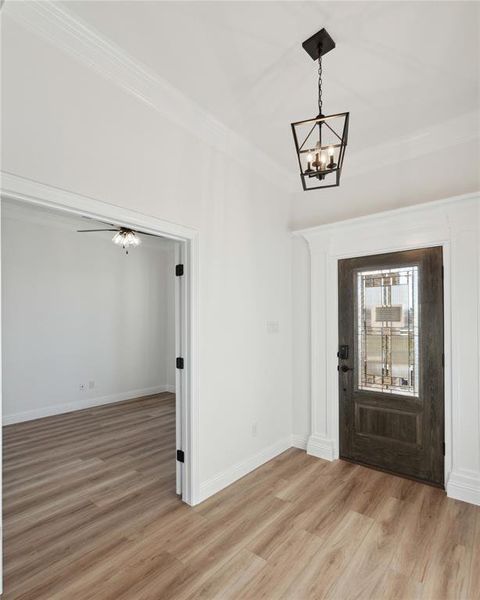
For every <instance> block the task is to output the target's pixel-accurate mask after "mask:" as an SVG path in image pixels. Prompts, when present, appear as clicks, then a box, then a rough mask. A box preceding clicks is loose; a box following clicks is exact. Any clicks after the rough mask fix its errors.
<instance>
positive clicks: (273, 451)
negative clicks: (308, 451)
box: [198, 436, 292, 503]
mask: <svg viewBox="0 0 480 600" xmlns="http://www.w3.org/2000/svg"><path fill="white" fill-rule="evenodd" d="M291 447H292V441H291V436H289V437H287V438H284V439H282V440H279V441H278V442H276V443H275V444H272V445H271V446H267V448H264V449H263V450H260V452H257V453H256V454H254V455H253V456H251V457H250V458H247V459H246V460H242V461H240V462H239V463H237V464H236V465H233V466H232V467H229V468H228V469H225V471H222V472H221V473H219V474H218V475H215V476H214V477H211V478H210V479H207V481H204V482H203V483H201V484H200V494H199V498H198V503H200V502H203V501H204V500H206V499H207V498H210V496H213V495H214V494H216V493H217V492H219V491H220V490H223V489H224V488H226V487H228V486H229V485H231V484H232V483H234V482H235V481H237V480H238V479H241V478H242V477H244V476H245V475H248V474H249V473H251V472H252V471H254V470H255V469H258V467H261V466H262V465H263V464H265V463H266V462H268V461H269V460H272V458H275V457H276V456H278V455H279V454H282V452H285V450H288V449H289V448H291Z"/></svg>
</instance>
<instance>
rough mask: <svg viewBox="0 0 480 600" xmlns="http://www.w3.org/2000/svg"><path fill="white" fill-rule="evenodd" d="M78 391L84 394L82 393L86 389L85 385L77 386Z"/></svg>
mask: <svg viewBox="0 0 480 600" xmlns="http://www.w3.org/2000/svg"><path fill="white" fill-rule="evenodd" d="M78 389H79V390H80V391H81V392H84V391H85V389H86V387H85V384H84V383H81V384H80V385H79V386H78Z"/></svg>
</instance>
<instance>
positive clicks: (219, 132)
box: [3, 0, 293, 189]
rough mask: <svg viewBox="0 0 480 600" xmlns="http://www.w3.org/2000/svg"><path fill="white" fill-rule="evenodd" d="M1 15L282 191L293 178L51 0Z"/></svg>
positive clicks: (19, 5)
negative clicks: (9, 18)
mask: <svg viewBox="0 0 480 600" xmlns="http://www.w3.org/2000/svg"><path fill="white" fill-rule="evenodd" d="M3 9H4V12H5V15H6V16H9V17H11V18H12V19H14V20H15V21H16V22H17V23H19V24H20V25H22V26H23V27H25V28H26V29H28V30H29V31H32V32H34V33H35V34H37V35H40V36H41V37H43V38H44V39H46V40H48V42H49V43H51V44H53V45H54V46H55V47H56V48H58V49H60V50H61V51H63V52H65V53H66V54H68V55H70V56H71V57H73V58H74V59H75V60H78V61H80V62H82V63H83V64H84V65H85V66H87V67H88V68H90V69H92V70H94V71H96V72H97V73H98V74H100V75H101V76H103V77H105V78H106V79H108V80H109V81H111V82H113V83H115V84H116V85H118V86H119V87H120V88H122V90H123V91H124V92H126V93H128V94H131V95H132V96H134V97H135V98H136V99H137V100H139V101H140V102H143V103H144V104H146V105H147V106H148V107H149V108H151V109H154V110H156V111H157V112H158V113H160V114H161V115H162V117H164V118H166V119H168V120H169V121H171V122H172V123H175V124H176V125H177V126H179V127H181V128H182V129H186V130H188V132H189V133H190V134H192V135H194V136H196V137H197V138H199V139H201V140H203V141H204V142H205V143H207V144H208V145H209V146H212V147H214V148H216V149H217V150H219V151H220V152H222V153H223V154H225V153H226V154H227V155H228V156H229V157H230V158H231V159H232V160H234V161H238V162H239V163H241V164H242V165H243V166H244V167H246V168H249V169H252V170H254V171H255V172H256V173H257V174H258V175H260V176H262V177H263V178H266V179H267V180H268V181H269V182H270V183H272V184H274V185H275V186H277V187H279V188H282V189H285V187H286V186H290V185H291V184H292V182H293V177H292V176H291V175H290V174H289V173H288V172H287V171H286V170H285V169H284V168H282V167H281V166H280V165H279V164H277V163H276V162H274V161H273V160H272V158H271V157H270V156H268V155H267V154H266V153H264V152H263V151H261V150H260V149H259V148H257V147H256V146H254V145H253V144H252V143H251V142H250V141H248V140H247V139H246V138H245V137H243V136H242V135H240V134H239V133H238V132H237V131H234V130H233V129H231V128H230V127H227V126H226V125H225V124H224V123H222V122H221V121H219V120H218V119H217V118H216V117H214V116H213V115H212V114H211V113H210V112H208V111H207V110H205V109H203V108H202V107H201V106H200V105H198V104H197V103H196V102H194V101H193V100H192V99H191V98H189V97H188V96H186V95H185V94H184V93H183V92H181V91H180V90H178V89H177V88H175V87H174V86H173V85H172V84H171V83H170V82H169V81H167V80H166V79H164V78H162V77H161V76H160V75H158V73H156V72H155V71H153V70H152V69H150V68H149V67H148V66H147V65H145V64H143V63H141V62H140V61H138V60H136V59H135V58H134V57H133V56H131V55H129V54H128V53H127V52H126V51H125V50H124V49H123V48H121V47H120V46H118V45H117V44H115V43H114V42H113V41H111V40H109V39H107V38H106V37H105V36H103V35H102V34H101V33H100V32H99V31H96V30H95V29H94V28H93V27H92V26H91V25H90V24H88V23H87V22H85V21H84V20H82V19H81V18H80V17H79V16H77V15H76V14H75V12H74V11H72V10H71V9H70V8H68V9H67V8H66V7H65V5H63V6H61V5H60V4H59V3H57V2H52V1H50V0H34V1H32V2H7V3H6V4H5V6H4V7H3Z"/></svg>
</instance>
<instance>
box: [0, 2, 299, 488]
mask: <svg viewBox="0 0 480 600" xmlns="http://www.w3.org/2000/svg"><path fill="white" fill-rule="evenodd" d="M7 9H8V6H7ZM3 12H6V11H3ZM2 44H3V52H2V58H3V65H2V68H3V73H2V77H3V82H2V83H3V85H2V92H3V104H2V110H3V157H2V169H3V170H5V171H8V172H11V173H14V174H16V175H20V176H22V177H28V178H31V179H34V180H37V181H40V182H43V183H46V184H49V185H52V186H57V187H59V188H63V189H67V190H72V191H74V192H77V193H81V194H84V195H87V196H91V197H94V198H97V199H100V200H104V201H107V202H110V203H112V204H116V205H119V206H122V207H126V208H130V209H135V210H137V211H139V212H141V213H144V214H148V215H152V216H156V217H159V218H161V219H164V220H169V221H172V222H176V223H181V224H183V225H186V226H190V227H194V228H196V229H197V230H198V231H199V260H200V273H199V286H200V290H199V357H200V364H199V386H200V389H199V421H200V431H199V449H198V453H199V456H198V458H199V468H200V481H201V482H202V484H204V490H205V494H206V493H208V490H210V491H211V490H213V489H215V486H217V487H218V485H220V486H221V485H222V482H223V484H224V483H225V482H226V481H227V479H228V475H225V473H227V474H228V472H229V471H230V472H234V473H239V472H241V469H240V471H239V470H238V465H247V466H248V465H250V466H251V465H253V464H254V463H255V461H256V460H257V459H256V458H255V457H266V456H268V455H269V454H270V453H271V452H278V451H280V449H284V448H286V447H288V446H289V445H290V434H291V275H290V273H291V269H290V265H291V239H290V235H289V232H288V221H289V208H290V203H289V196H288V194H286V193H284V192H283V191H282V190H281V189H279V188H277V187H275V186H273V185H272V183H271V180H272V179H274V177H273V176H272V173H269V172H268V169H264V170H265V172H266V175H267V177H264V176H263V175H261V174H258V173H259V171H262V169H259V168H258V165H257V164H256V161H257V154H256V153H255V152H254V151H253V149H252V151H251V152H250V151H248V147H247V146H243V145H242V143H241V142H240V141H239V140H238V139H236V138H235V136H233V135H232V136H231V137H230V136H229V134H228V132H225V131H224V130H223V129H222V128H221V126H220V125H219V124H217V123H215V122H214V121H213V120H205V121H203V122H202V123H200V124H201V125H202V126H204V130H205V131H204V133H205V135H204V136H203V138H202V139H201V137H200V136H199V135H197V133H198V132H194V131H192V128H193V126H194V125H195V124H196V123H197V122H198V120H194V119H192V114H193V115H195V114H196V109H195V107H193V106H190V105H189V104H188V102H187V101H186V100H185V102H184V103H183V104H179V107H178V113H177V115H176V117H175V118H173V117H172V111H173V108H172V107H170V108H169V110H168V111H167V110H166V111H163V110H162V105H161V103H162V102H163V97H164V96H165V98H167V96H168V94H166V95H160V96H158V98H157V101H158V102H157V104H156V108H154V107H153V106H151V105H149V104H148V103H147V102H142V101H139V98H138V97H137V96H136V95H133V94H130V93H128V92H126V91H125V90H124V89H123V88H121V87H119V86H117V85H116V84H115V83H112V82H111V81H110V80H107V79H106V78H104V77H102V76H100V75H98V74H97V73H96V72H95V71H94V70H92V69H90V68H88V67H86V66H84V65H83V63H81V62H77V61H76V60H74V59H73V58H72V57H70V56H69V55H68V54H65V53H63V52H62V51H59V50H58V49H57V48H55V47H54V45H52V44H50V43H49V42H46V41H45V40H44V39H43V38H41V37H39V36H37V35H36V34H33V33H31V32H30V31H28V30H27V29H24V28H23V27H22V26H19V25H18V24H16V23H15V22H13V21H12V20H9V19H8V15H7V14H4V15H3V35H2ZM33 65H34V67H33ZM167 100H168V98H167ZM167 100H165V102H167ZM170 109H171V110H170ZM219 130H220V131H221V132H222V133H221V136H219ZM219 137H221V138H222V139H223V140H224V142H225V143H224V150H222V149H221V148H220V145H219V144H218V143H215V144H213V140H216V141H217V142H218V139H219ZM210 138H211V139H212V145H210V143H209V140H210ZM231 146H233V147H234V148H235V149H237V148H240V151H239V153H238V155H237V154H236V153H235V152H232V151H231ZM273 175H275V174H273ZM267 321H278V323H279V331H278V333H268V332H267V327H266V323H267ZM254 424H256V425H257V434H256V436H254V435H253V431H252V426H253V425H254ZM252 460H253V462H252ZM232 467H237V471H235V470H233V471H232ZM211 481H213V482H214V484H212V485H213V487H212V486H210V487H209V485H210V484H209V482H211Z"/></svg>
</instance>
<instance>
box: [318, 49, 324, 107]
mask: <svg viewBox="0 0 480 600" xmlns="http://www.w3.org/2000/svg"><path fill="white" fill-rule="evenodd" d="M322 73H323V70H322V55H321V54H320V56H319V57H318V114H319V115H322V114H323V112H322V108H323V99H322Z"/></svg>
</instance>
